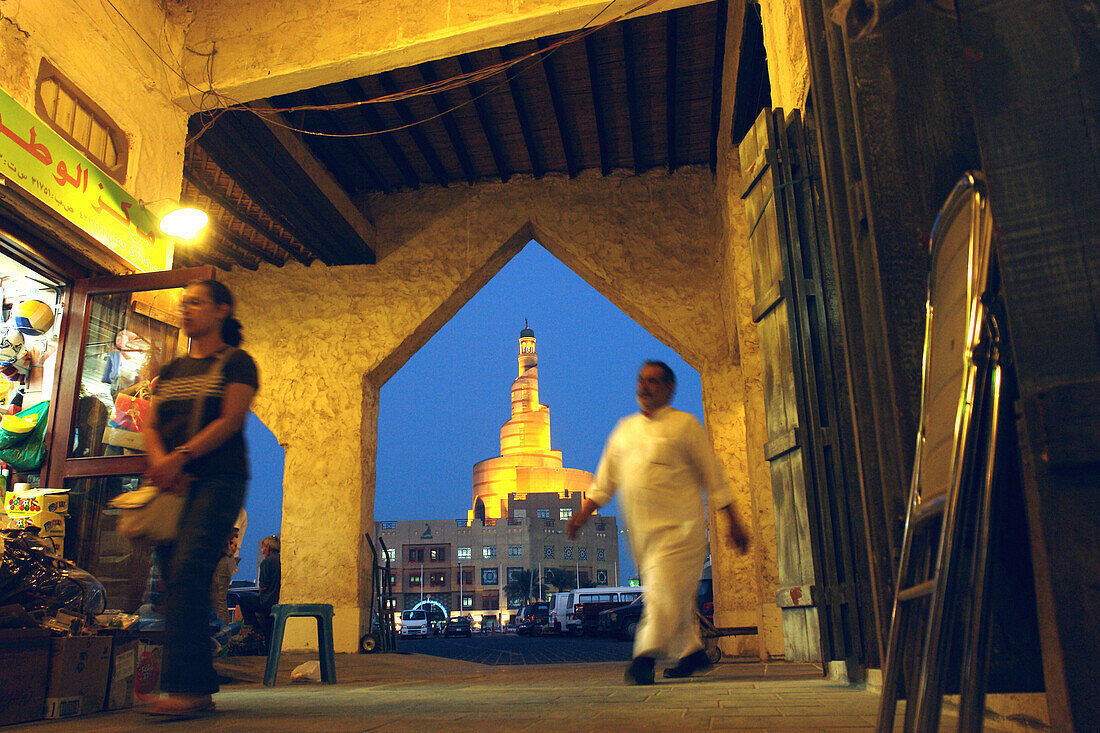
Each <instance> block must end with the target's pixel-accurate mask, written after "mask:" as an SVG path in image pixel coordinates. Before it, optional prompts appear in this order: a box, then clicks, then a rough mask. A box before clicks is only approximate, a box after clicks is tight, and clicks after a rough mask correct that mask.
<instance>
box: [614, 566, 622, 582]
mask: <svg viewBox="0 0 1100 733" xmlns="http://www.w3.org/2000/svg"><path fill="white" fill-rule="evenodd" d="M620 586H622V583H620V582H619V562H618V561H617V560H616V561H615V587H616V588H618V587H620Z"/></svg>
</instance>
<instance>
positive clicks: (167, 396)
mask: <svg viewBox="0 0 1100 733" xmlns="http://www.w3.org/2000/svg"><path fill="white" fill-rule="evenodd" d="M180 313H181V315H182V317H183V318H182V320H183V332H184V334H185V335H186V336H187V337H188V338H189V339H190V345H189V347H188V351H187V354H186V355H184V356H181V357H178V358H176V359H173V360H172V361H171V362H169V363H168V364H167V365H166V366H164V367H163V368H162V369H161V371H160V378H159V379H158V380H157V384H156V388H155V389H154V390H153V410H152V417H151V419H150V420H149V423H148V425H146V428H145V443H146V451H147V452H148V458H149V468H148V470H147V471H146V477H147V479H148V480H149V481H150V482H151V483H153V484H155V485H156V486H160V487H161V488H162V489H165V490H169V491H173V492H175V493H178V494H182V495H184V496H185V497H186V500H185V502H184V506H183V510H182V512H181V514H180V521H179V531H178V533H177V536H176V539H175V541H174V542H173V543H172V544H168V545H162V546H159V547H157V548H156V560H157V563H158V566H159V567H160V570H161V572H162V573H163V575H164V588H165V632H166V639H165V646H164V659H163V663H162V669H161V677H160V687H161V689H162V690H163V691H164V692H165V694H164V695H163V696H161V697H159V698H155V699H153V700H149V701H148V708H147V712H149V713H151V714H154V715H167V716H175V717H189V716H194V715H199V714H202V713H206V712H209V711H211V710H213V708H214V701H213V699H212V698H211V695H213V694H214V693H215V692H217V691H218V677H217V674H216V673H215V671H214V664H213V659H212V657H211V645H210V630H209V621H210V613H211V609H210V586H211V583H212V582H213V578H214V569H215V567H216V566H217V564H218V560H219V559H220V558H221V557H222V556H223V555H224V554H225V547H226V543H227V542H228V541H229V537H230V533H231V532H232V530H233V523H234V521H235V520H236V519H237V516H238V514H239V513H240V510H241V507H242V505H243V504H244V495H245V484H246V483H247V481H248V456H247V451H246V447H245V440H244V421H245V417H246V416H247V415H248V410H249V407H250V406H251V404H252V398H253V396H254V395H255V394H256V389H257V387H258V385H259V380H258V376H257V371H256V364H255V362H254V361H253V360H252V357H250V356H249V355H248V354H247V353H246V352H245V351H243V350H241V349H239V348H237V347H238V346H239V345H240V343H241V324H240V322H239V321H238V320H237V319H236V318H234V317H233V296H232V294H231V293H230V292H229V289H228V288H227V287H225V285H223V284H221V283H219V282H216V281H214V280H203V281H200V282H195V283H191V284H190V285H188V286H187V287H186V288H185V289H184V291H183V296H182V298H181V300H180ZM196 401H198V405H197V406H196ZM196 409H197V412H196ZM196 414H197V415H198V420H196V419H195V417H194V416H195V415H196ZM223 603H224V601H223Z"/></svg>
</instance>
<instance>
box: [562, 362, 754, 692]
mask: <svg viewBox="0 0 1100 733" xmlns="http://www.w3.org/2000/svg"><path fill="white" fill-rule="evenodd" d="M675 389H676V376H675V375H674V374H673V372H672V369H670V368H669V367H668V365H667V364H664V363H663V362H658V361H647V362H646V363H645V364H644V365H643V366H642V368H641V370H640V371H639V372H638V386H637V397H638V404H639V406H640V407H641V412H640V413H637V414H634V415H630V416H629V417H625V418H623V419H622V420H620V421H619V423H618V424H617V425H616V426H615V429H614V431H612V433H611V437H610V438H608V440H607V445H606V446H605V447H604V452H603V456H602V457H601V458H600V465H599V468H598V469H597V470H596V476H595V478H594V479H593V481H592V486H591V488H590V489H589V491H588V495H587V496H586V498H585V500H584V503H583V504H582V506H581V510H580V512H579V513H577V514H575V515H574V516H573V517H572V518H571V519H570V520H569V522H568V523H567V525H566V534H567V535H568V536H569V538H570V539H574V538H575V537H576V536H577V530H579V529H580V528H581V527H582V526H583V525H584V524H585V522H587V521H588V518H589V517H590V516H591V515H592V512H594V511H595V510H596V509H597V508H599V507H601V506H603V505H604V504H606V503H607V502H609V501H610V500H611V496H612V495H613V494H614V493H615V492H616V491H618V493H619V497H620V500H621V503H622V508H623V514H624V515H625V519H626V524H627V526H628V527H629V529H630V545H631V549H632V550H633V552H634V559H635V561H636V562H637V563H638V571H639V573H640V574H641V579H642V584H643V585H644V586H645V589H646V592H645V601H644V603H645V606H644V609H643V611H642V620H641V623H640V625H639V626H638V631H637V634H636V635H635V637H634V655H633V656H634V659H633V661H632V662H631V664H630V667H629V668H628V669H627V672H626V681H627V683H629V684H639V685H648V684H653V667H654V663H655V661H656V660H657V659H658V658H662V657H664V658H671V659H677V660H679V661H678V662H677V664H676V665H675V666H674V667H671V668H669V669H666V670H665V676H666V677H688V676H690V675H691V674H692V673H693V672H696V671H698V670H701V669H705V668H706V667H709V666H710V660H709V659H708V658H707V655H706V652H705V651H704V650H703V642H702V640H701V638H700V636H699V625H698V623H697V622H696V620H695V595H696V593H697V588H698V584H699V577H700V575H701V574H702V571H703V561H704V560H705V558H706V552H707V539H706V516H705V513H704V511H703V499H702V491H703V490H706V492H707V496H708V500H709V502H710V503H711V505H712V506H716V507H718V509H719V510H720V511H721V512H722V513H724V514H725V515H726V518H727V519H728V520H729V534H728V537H729V539H730V541H731V542H732V543H733V545H734V546H735V547H736V548H737V549H738V551H740V552H742V553H744V552H745V551H746V550H747V549H748V537H747V535H746V534H745V531H744V528H743V527H742V526H741V523H740V521H739V519H738V517H737V515H736V514H735V513H734V509H733V494H732V492H731V490H730V487H729V484H728V483H727V482H726V478H725V474H724V472H723V471H722V468H721V466H719V464H718V459H717V458H716V457H715V455H714V451H713V449H712V448H711V445H710V441H709V440H708V439H707V436H706V433H705V431H704V430H703V426H702V425H700V424H699V421H698V420H696V419H695V417H694V416H692V415H690V414H688V413H686V412H680V411H679V410H674V409H673V408H672V407H670V406H669V402H670V401H671V400H672V395H673V392H674V391H675Z"/></svg>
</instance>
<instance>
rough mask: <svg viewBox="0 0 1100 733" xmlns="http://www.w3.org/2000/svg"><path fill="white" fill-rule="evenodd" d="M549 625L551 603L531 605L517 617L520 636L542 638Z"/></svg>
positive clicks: (517, 628) (524, 608) (522, 609)
mask: <svg viewBox="0 0 1100 733" xmlns="http://www.w3.org/2000/svg"><path fill="white" fill-rule="evenodd" d="M549 625H550V604H549V603H529V604H528V605H526V606H524V607H523V608H521V609H520V611H519V614H518V615H517V616H516V633H517V634H519V635H520V636H542V632H544V631H546V628H547V627H548V626H549Z"/></svg>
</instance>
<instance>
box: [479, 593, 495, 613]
mask: <svg viewBox="0 0 1100 733" xmlns="http://www.w3.org/2000/svg"><path fill="white" fill-rule="evenodd" d="M481 608H482V610H484V611H495V610H497V609H498V608H500V598H498V597H497V594H496V593H486V594H484V595H483V596H481Z"/></svg>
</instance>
